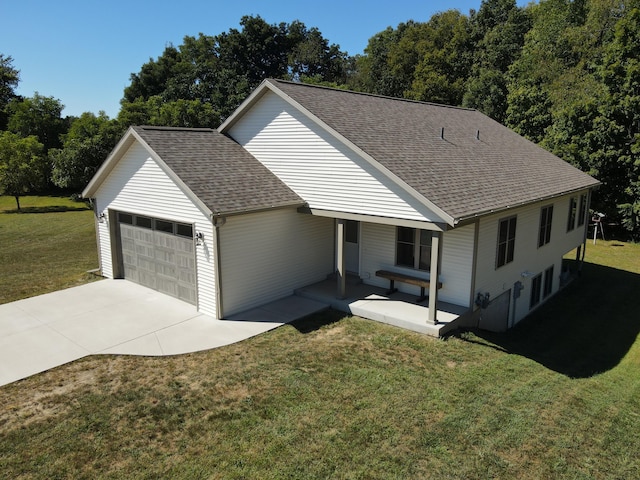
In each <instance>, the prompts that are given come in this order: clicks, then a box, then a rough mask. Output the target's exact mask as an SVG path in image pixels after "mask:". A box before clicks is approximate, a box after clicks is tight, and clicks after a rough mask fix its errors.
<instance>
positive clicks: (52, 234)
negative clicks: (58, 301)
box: [0, 196, 98, 304]
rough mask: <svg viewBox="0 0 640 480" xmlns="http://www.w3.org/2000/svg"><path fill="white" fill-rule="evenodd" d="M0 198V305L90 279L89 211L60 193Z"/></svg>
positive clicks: (93, 256)
mask: <svg viewBox="0 0 640 480" xmlns="http://www.w3.org/2000/svg"><path fill="white" fill-rule="evenodd" d="M20 205H21V207H22V211H21V212H17V211H16V204H15V200H14V199H13V197H6V196H3V197H0V245H1V246H2V247H1V248H0V304H1V303H6V302H12V301H14V300H19V299H21V298H25V297H31V296H33V295H40V294H42V293H47V292H52V291H55V290H59V289H61V288H66V287H71V286H74V285H77V284H79V283H84V282H86V281H89V280H90V276H88V275H86V271H87V270H91V269H94V268H97V267H98V257H97V253H96V236H95V227H94V220H93V213H92V212H91V210H89V209H88V208H87V206H86V205H85V204H84V203H83V202H74V201H72V200H70V199H68V198H65V197H30V196H27V197H21V198H20Z"/></svg>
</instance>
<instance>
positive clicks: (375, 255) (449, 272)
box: [360, 223, 474, 306]
mask: <svg viewBox="0 0 640 480" xmlns="http://www.w3.org/2000/svg"><path fill="white" fill-rule="evenodd" d="M361 229H362V235H361V240H360V241H361V249H362V267H361V272H362V277H363V281H364V283H366V284H369V285H376V286H379V287H383V288H387V287H388V286H389V281H388V280H385V279H384V278H380V277H376V271H377V270H392V271H398V272H403V273H407V274H409V275H413V276H417V277H422V278H430V275H429V272H422V271H419V270H415V269H410V268H403V267H399V266H397V265H395V249H396V227H394V226H391V225H380V224H374V223H362V227H361ZM473 239H474V226H473V225H467V226H465V227H462V228H458V229H454V230H450V231H447V232H445V233H444V234H443V239H442V262H441V264H442V268H441V272H440V280H441V281H442V284H443V285H442V289H440V291H439V292H438V300H441V301H443V302H448V303H453V304H455V305H461V306H469V299H470V296H471V277H472V274H473ZM396 286H397V287H398V290H400V291H402V292H406V293H410V294H415V295H418V294H419V293H420V288H419V287H415V286H413V285H407V284H403V283H400V282H399V283H397V284H396Z"/></svg>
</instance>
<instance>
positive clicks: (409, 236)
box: [396, 227, 432, 271]
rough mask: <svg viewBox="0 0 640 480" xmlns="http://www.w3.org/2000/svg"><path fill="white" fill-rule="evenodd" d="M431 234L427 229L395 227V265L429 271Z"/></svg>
mask: <svg viewBox="0 0 640 480" xmlns="http://www.w3.org/2000/svg"><path fill="white" fill-rule="evenodd" d="M431 236H432V233H431V232H430V231H428V230H419V229H416V228H410V227H397V229H396V265H398V266H401V267H409V268H415V269H417V270H425V271H429V270H430V269H431Z"/></svg>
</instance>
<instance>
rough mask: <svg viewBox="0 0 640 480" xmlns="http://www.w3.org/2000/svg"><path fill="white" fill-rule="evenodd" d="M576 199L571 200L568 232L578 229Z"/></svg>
mask: <svg viewBox="0 0 640 480" xmlns="http://www.w3.org/2000/svg"><path fill="white" fill-rule="evenodd" d="M576 204H577V200H576V197H571V198H570V199H569V217H568V218H567V232H570V231H572V230H573V229H575V228H576Z"/></svg>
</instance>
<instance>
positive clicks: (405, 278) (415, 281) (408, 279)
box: [376, 270, 442, 302]
mask: <svg viewBox="0 0 640 480" xmlns="http://www.w3.org/2000/svg"><path fill="white" fill-rule="evenodd" d="M376 277H381V278H386V279H387V280H389V282H391V283H390V285H389V290H388V291H387V295H391V294H392V293H394V292H397V291H398V289H397V288H395V282H402V283H408V284H410V285H416V286H418V287H420V297H418V299H417V301H418V302H424V301H425V300H426V299H427V297H426V295H425V294H424V289H425V288H429V286H430V284H431V282H430V281H429V280H425V279H424V278H419V277H413V276H411V275H407V274H405V273H399V272H391V271H389V270H378V271H377V272H376ZM438 288H442V282H438Z"/></svg>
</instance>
